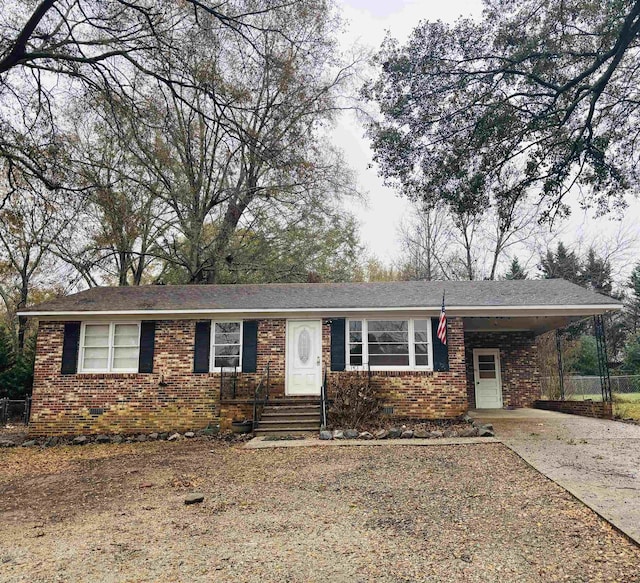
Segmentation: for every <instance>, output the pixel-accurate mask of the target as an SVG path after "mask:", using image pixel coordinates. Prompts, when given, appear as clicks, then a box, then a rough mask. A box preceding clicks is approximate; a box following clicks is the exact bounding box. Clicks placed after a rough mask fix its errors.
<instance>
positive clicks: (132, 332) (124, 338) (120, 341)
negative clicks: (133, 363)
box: [113, 324, 138, 346]
mask: <svg viewBox="0 0 640 583" xmlns="http://www.w3.org/2000/svg"><path fill="white" fill-rule="evenodd" d="M113 344H114V346H138V325H137V324H116V325H115V330H114V332H113Z"/></svg>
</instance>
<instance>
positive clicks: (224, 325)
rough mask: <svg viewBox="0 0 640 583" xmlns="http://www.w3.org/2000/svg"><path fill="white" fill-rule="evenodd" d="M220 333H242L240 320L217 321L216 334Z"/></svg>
mask: <svg viewBox="0 0 640 583" xmlns="http://www.w3.org/2000/svg"><path fill="white" fill-rule="evenodd" d="M219 333H222V334H224V333H231V334H238V335H239V334H240V322H216V336H217V335H218V334H219Z"/></svg>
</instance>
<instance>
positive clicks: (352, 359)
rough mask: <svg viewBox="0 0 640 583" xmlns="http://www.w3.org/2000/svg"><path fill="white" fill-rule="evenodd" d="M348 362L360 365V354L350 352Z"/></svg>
mask: <svg viewBox="0 0 640 583" xmlns="http://www.w3.org/2000/svg"><path fill="white" fill-rule="evenodd" d="M349 364H351V365H353V366H362V354H352V355H351V356H350V357H349Z"/></svg>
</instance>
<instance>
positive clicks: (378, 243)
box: [333, 0, 640, 277]
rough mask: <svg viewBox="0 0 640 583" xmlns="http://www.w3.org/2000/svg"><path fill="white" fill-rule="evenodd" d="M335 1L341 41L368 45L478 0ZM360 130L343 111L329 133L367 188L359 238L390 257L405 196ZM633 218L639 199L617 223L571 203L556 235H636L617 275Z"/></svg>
mask: <svg viewBox="0 0 640 583" xmlns="http://www.w3.org/2000/svg"><path fill="white" fill-rule="evenodd" d="M338 1H339V2H341V3H342V14H343V16H344V18H345V20H346V21H347V32H346V34H345V35H344V38H343V42H344V45H345V47H349V46H351V45H352V44H353V43H358V44H360V45H362V46H365V47H370V48H371V49H377V48H378V47H379V46H380V44H381V42H382V40H383V39H384V36H385V33H386V31H389V32H390V34H391V35H392V36H393V37H394V38H397V39H399V40H400V41H404V40H406V38H407V37H408V35H409V34H410V32H411V30H412V29H413V28H414V27H415V26H416V25H417V23H418V22H419V21H421V20H438V19H440V20H446V21H453V20H455V19H456V18H457V17H459V16H461V15H463V16H474V17H477V16H479V15H480V13H481V9H482V2H481V1H480V0H447V1H446V2H442V1H441V0H438V1H434V0H338ZM363 133H364V129H363V127H362V125H361V124H359V123H358V122H357V120H356V119H355V118H354V117H353V116H352V115H350V114H345V115H344V116H343V117H342V119H341V120H340V123H338V124H337V126H336V127H335V129H334V133H333V135H334V140H335V142H336V144H338V145H339V146H340V147H341V148H342V149H343V150H344V152H345V153H346V156H347V159H348V161H349V163H350V165H351V167H352V168H353V169H354V170H355V171H356V173H357V176H358V181H359V184H360V187H361V189H363V190H364V191H365V192H366V193H367V194H368V204H367V207H366V208H362V207H361V206H359V205H358V206H357V207H354V208H353V210H354V211H355V212H356V214H357V216H358V217H359V218H360V221H361V237H362V240H363V242H364V243H365V245H366V246H367V248H368V249H369V250H370V251H371V252H372V253H373V254H375V255H376V256H378V257H379V258H380V259H382V260H384V261H385V262H389V261H391V260H392V259H395V258H397V256H398V255H399V253H400V249H399V244H398V236H397V227H398V224H399V223H400V221H401V220H402V218H403V216H405V215H406V214H407V213H408V212H409V208H408V205H407V203H406V201H404V200H403V199H401V198H399V197H397V196H396V195H395V193H394V191H393V190H391V189H389V188H386V187H385V186H384V185H383V184H382V180H381V179H380V178H379V177H378V175H377V170H376V169H375V167H373V168H371V167H370V164H371V162H372V153H371V149H370V148H369V144H368V141H367V140H366V138H364V136H363ZM638 219H640V203H638V201H634V202H633V204H632V205H631V206H630V209H629V211H628V212H627V213H626V218H625V219H624V220H623V221H622V223H620V222H619V221H616V220H612V218H611V217H609V218H601V219H598V220H594V219H593V217H590V216H589V214H588V213H584V212H583V211H581V210H580V209H579V208H577V207H576V208H574V211H573V213H572V217H571V219H570V220H569V221H566V222H565V223H564V224H563V225H562V227H561V229H560V232H559V233H558V235H557V236H558V237H561V238H562V239H563V240H564V241H566V242H570V243H571V242H578V243H580V242H581V241H587V242H588V243H590V242H591V241H592V239H593V237H594V234H595V233H599V234H600V235H601V243H602V245H605V244H606V243H607V242H606V239H615V238H616V237H617V236H618V232H619V231H622V232H623V236H624V237H625V238H627V239H629V238H635V239H636V243H635V244H634V245H633V247H632V248H631V249H628V250H627V251H626V253H625V254H624V256H623V257H621V258H620V259H619V260H618V264H619V267H620V269H621V277H622V276H624V275H625V274H626V272H627V271H628V264H631V263H633V262H635V261H638V257H639V256H640V237H639V235H640V226H639V225H640V221H639V220H638ZM611 244H612V243H611ZM611 244H609V246H610V245H611ZM535 262H536V259H535V258H532V263H533V264H535Z"/></svg>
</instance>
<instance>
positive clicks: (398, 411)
mask: <svg viewBox="0 0 640 583" xmlns="http://www.w3.org/2000/svg"><path fill="white" fill-rule="evenodd" d="M448 324H449V326H448V338H447V340H448V346H449V371H448V372H429V371H384V372H382V371H372V373H371V374H372V376H371V383H372V385H373V386H374V387H375V388H376V389H377V391H378V393H379V395H380V397H381V399H382V401H383V404H384V406H386V407H393V415H394V416H396V417H411V418H415V419H444V418H450V417H456V416H458V415H461V414H464V413H465V412H466V411H467V409H468V403H467V379H466V371H465V360H464V359H465V351H464V332H463V325H462V320H461V319H460V318H449V322H448ZM330 340H331V339H330V329H329V326H328V324H326V325H325V326H323V359H324V361H325V362H327V363H330V360H329V356H330V355H329V348H330ZM350 376H355V373H353V372H343V373H337V372H332V373H330V383H329V391H330V393H329V397H331V391H332V390H335V386H336V384H339V383H340V382H341V381H342V380H346V379H347V378H349V377H350Z"/></svg>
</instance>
